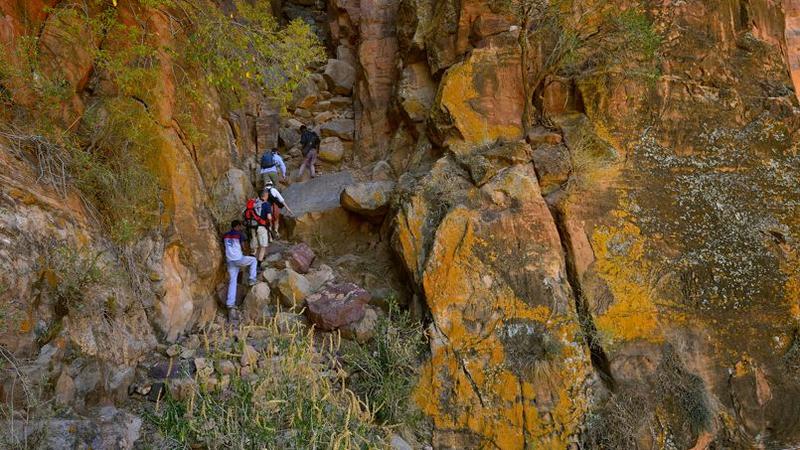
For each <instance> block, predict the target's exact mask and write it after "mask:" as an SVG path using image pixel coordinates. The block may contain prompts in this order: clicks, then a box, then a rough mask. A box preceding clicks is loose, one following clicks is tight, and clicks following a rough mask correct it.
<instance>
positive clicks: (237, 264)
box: [222, 220, 257, 318]
mask: <svg viewBox="0 0 800 450" xmlns="http://www.w3.org/2000/svg"><path fill="white" fill-rule="evenodd" d="M243 229H244V226H243V225H242V221H241V220H234V221H233V222H231V229H230V231H228V232H227V233H225V235H224V236H223V237H222V239H223V242H224V243H225V260H226V262H227V264H228V275H229V276H230V280H229V281H228V298H227V299H226V302H225V306H227V307H228V317H229V318H230V317H232V316H235V315H236V312H235V309H236V283H237V278H239V269H240V268H242V267H248V268H249V273H248V275H249V277H248V279H247V285H248V286H254V285H255V284H256V265H257V261H256V259H255V258H253V257H252V256H244V255H243V254H242V240H244V236H243V235H242V230H243Z"/></svg>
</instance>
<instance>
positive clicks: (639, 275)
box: [592, 213, 663, 342]
mask: <svg viewBox="0 0 800 450" xmlns="http://www.w3.org/2000/svg"><path fill="white" fill-rule="evenodd" d="M618 216H622V217H621V221H620V224H619V225H617V226H614V227H600V228H598V229H596V230H595V232H594V233H593V236H592V248H593V249H594V252H595V257H596V266H595V267H596V270H597V272H598V274H599V275H600V276H601V277H602V278H603V280H605V282H606V284H607V285H608V287H609V289H610V290H611V293H612V294H613V296H614V301H613V303H612V304H611V306H610V307H609V308H608V310H607V311H606V312H605V313H604V314H601V315H599V317H597V318H596V319H595V324H596V325H597V328H598V330H599V331H600V332H601V333H602V334H605V335H607V336H610V337H611V338H612V339H614V340H618V339H619V340H623V341H629V340H635V339H644V340H648V341H651V342H659V341H661V340H662V338H663V336H662V335H661V332H660V330H659V328H658V310H657V308H656V301H655V299H654V298H653V295H654V294H653V290H652V289H651V287H650V286H649V283H648V272H649V264H648V262H647V261H646V260H645V258H644V239H643V237H642V236H641V233H640V230H639V228H638V227H637V226H636V225H634V224H633V223H631V222H629V221H627V220H624V213H623V214H618ZM612 247H617V249H612Z"/></svg>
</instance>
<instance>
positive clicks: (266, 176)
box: [259, 148, 286, 185]
mask: <svg viewBox="0 0 800 450" xmlns="http://www.w3.org/2000/svg"><path fill="white" fill-rule="evenodd" d="M278 168H280V169H281V179H283V180H285V179H286V164H285V163H284V162H283V158H281V155H279V154H278V149H277V148H273V149H272V150H267V151H266V152H264V154H263V155H261V171H260V172H259V173H260V174H261V181H262V185H266V184H267V180H272V184H278Z"/></svg>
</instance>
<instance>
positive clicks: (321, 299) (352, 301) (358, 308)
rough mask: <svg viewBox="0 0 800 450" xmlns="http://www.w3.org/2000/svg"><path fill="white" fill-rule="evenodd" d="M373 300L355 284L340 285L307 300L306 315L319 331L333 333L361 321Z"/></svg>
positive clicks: (324, 290)
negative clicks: (366, 307) (366, 308)
mask: <svg viewBox="0 0 800 450" xmlns="http://www.w3.org/2000/svg"><path fill="white" fill-rule="evenodd" d="M371 298H372V296H371V295H370V293H369V292H368V291H367V290H366V289H363V288H361V287H359V286H357V285H355V284H353V283H338V284H334V285H330V286H327V287H325V288H323V289H322V290H321V291H319V292H317V293H316V294H313V295H310V296H309V297H308V298H306V314H307V315H308V318H309V320H311V322H312V323H314V324H315V325H316V326H317V327H318V328H319V329H321V330H324V331H333V330H335V329H338V328H341V327H343V326H345V325H348V324H351V323H354V322H357V321H359V320H361V319H362V318H363V317H364V314H365V306H366V304H367V303H369V301H370V299H371Z"/></svg>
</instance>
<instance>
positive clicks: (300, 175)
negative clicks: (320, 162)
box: [297, 159, 306, 180]
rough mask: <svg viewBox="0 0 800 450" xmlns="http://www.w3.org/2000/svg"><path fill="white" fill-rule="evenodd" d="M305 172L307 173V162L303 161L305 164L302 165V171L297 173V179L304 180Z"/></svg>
mask: <svg viewBox="0 0 800 450" xmlns="http://www.w3.org/2000/svg"><path fill="white" fill-rule="evenodd" d="M305 171H306V160H305V159H304V160H303V164H300V170H298V171H297V179H298V180H302V179H303V172H305Z"/></svg>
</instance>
